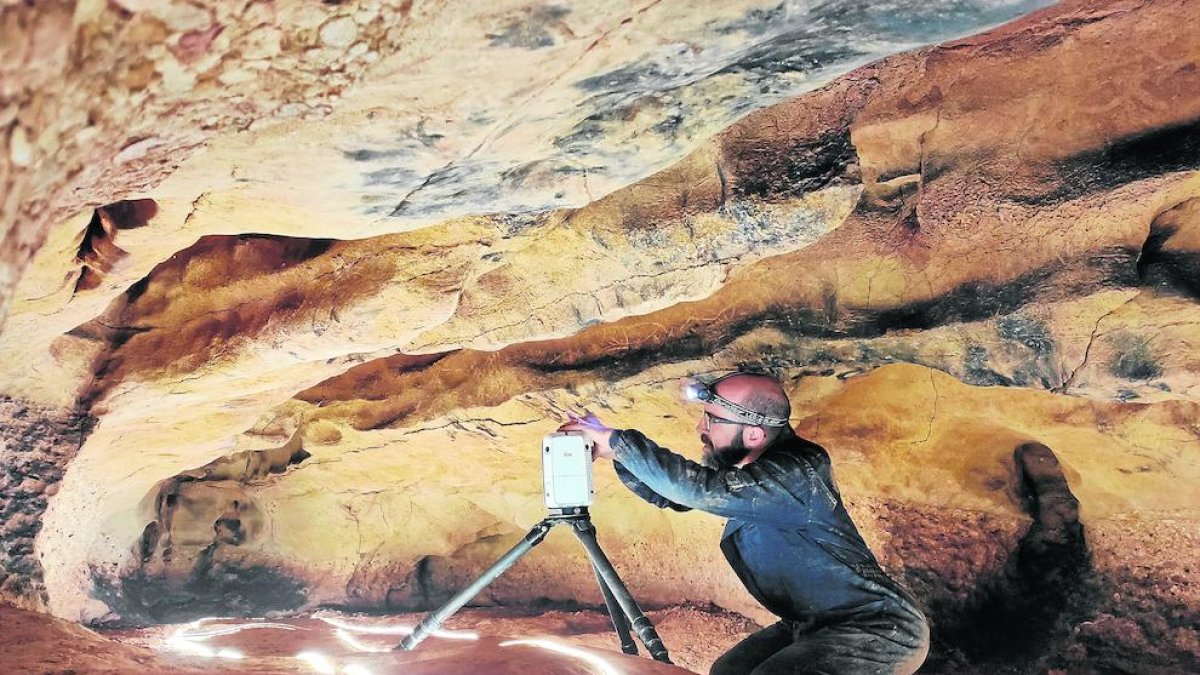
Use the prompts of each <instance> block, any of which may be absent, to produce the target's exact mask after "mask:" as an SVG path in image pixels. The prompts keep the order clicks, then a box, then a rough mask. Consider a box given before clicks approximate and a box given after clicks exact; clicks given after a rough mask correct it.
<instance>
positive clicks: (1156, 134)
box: [1010, 119, 1200, 205]
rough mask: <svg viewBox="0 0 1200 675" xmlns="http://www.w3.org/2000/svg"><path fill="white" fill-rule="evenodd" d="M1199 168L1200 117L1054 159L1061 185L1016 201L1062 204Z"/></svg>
mask: <svg viewBox="0 0 1200 675" xmlns="http://www.w3.org/2000/svg"><path fill="white" fill-rule="evenodd" d="M1197 168H1200V119H1196V120H1191V121H1188V122H1183V123H1180V124H1175V125H1171V126H1167V127H1162V128H1158V129H1150V130H1146V131H1142V132H1139V133H1136V134H1131V135H1129V136H1126V137H1123V138H1118V139H1115V140H1113V141H1112V142H1110V143H1109V144H1107V145H1105V146H1104V147H1102V148H1100V149H1098V150H1094V151H1089V152H1083V153H1080V154H1078V155H1076V156H1074V157H1071V158H1069V159H1067V160H1064V161H1062V162H1059V163H1057V164H1056V165H1055V171H1056V172H1057V174H1058V177H1059V185H1058V186H1057V187H1056V188H1054V189H1053V190H1051V191H1049V192H1044V193H1038V194H1036V195H1031V196H1022V195H1013V196H1011V197H1010V199H1012V201H1015V202H1018V203H1028V204H1035V205H1052V204H1058V203H1061V202H1065V201H1070V200H1073V199H1078V198H1080V197H1083V196H1086V195H1089V194H1094V193H1098V192H1104V191H1108V190H1112V189H1114V188H1116V187H1119V186H1121V185H1125V184H1127V183H1132V182H1134V181H1138V180H1144V179H1146V178H1151V177H1154V176H1162V175H1166V174H1169V173H1174V172H1178V171H1192V170H1195V169H1197Z"/></svg>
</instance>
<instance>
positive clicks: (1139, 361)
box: [1108, 332, 1162, 380]
mask: <svg viewBox="0 0 1200 675" xmlns="http://www.w3.org/2000/svg"><path fill="white" fill-rule="evenodd" d="M1108 342H1109V345H1110V346H1111V348H1112V351H1113V358H1112V361H1111V362H1110V363H1109V372H1111V373H1112V374H1113V375H1116V376H1117V377H1121V378H1124V379H1127V380H1152V379H1154V378H1156V377H1158V376H1160V375H1162V366H1160V365H1159V364H1158V357H1157V356H1156V355H1155V353H1154V350H1153V349H1152V348H1151V347H1150V338H1149V337H1146V336H1140V335H1134V334H1133V333H1128V332H1120V333H1116V334H1114V335H1112V336H1110V337H1109V339H1108Z"/></svg>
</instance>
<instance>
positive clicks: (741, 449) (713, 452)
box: [696, 403, 750, 469]
mask: <svg viewBox="0 0 1200 675" xmlns="http://www.w3.org/2000/svg"><path fill="white" fill-rule="evenodd" d="M743 428H745V425H744V424H741V423H737V422H734V421H733V419H732V415H730V413H729V411H727V410H725V409H724V408H721V407H719V406H716V405H713V404H711V403H705V404H704V413H703V414H702V415H701V416H700V421H699V422H697V424H696V431H698V432H699V433H700V442H701V443H703V444H704V465H705V466H707V467H709V468H710V469H730V468H733V467H735V466H737V464H738V462H740V461H742V460H743V459H745V458H746V455H748V454H750V450H749V449H747V448H746V442H745V441H744V440H743V439H742V429H743Z"/></svg>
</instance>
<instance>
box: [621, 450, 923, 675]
mask: <svg viewBox="0 0 1200 675" xmlns="http://www.w3.org/2000/svg"><path fill="white" fill-rule="evenodd" d="M609 443H610V445H611V446H612V448H613V451H614V456H613V459H614V460H615V463H614V467H615V468H616V471H617V476H618V477H619V478H620V479H621V482H623V483H624V484H625V485H626V486H627V487H629V488H630V489H631V490H633V491H634V493H636V494H637V495H638V496H640V497H642V498H643V499H645V500H646V501H648V502H650V503H651V504H653V505H654V506H657V507H659V508H671V509H674V510H676V511H687V510H689V509H698V510H701V511H706V512H708V513H712V514H714V515H717V516H724V517H726V518H728V519H729V522H728V523H727V524H726V526H725V532H724V534H723V535H722V536H721V550H722V551H723V552H724V553H725V557H726V559H727V560H728V561H729V564H730V565H731V566H732V567H733V569H734V571H735V572H736V573H737V575H738V578H739V579H741V581H742V583H743V584H744V585H745V586H746V590H748V591H749V592H750V594H751V595H752V596H754V598H755V599H756V600H757V601H758V602H760V603H761V604H762V605H763V607H766V608H767V609H768V610H770V611H771V613H773V614H775V615H777V616H779V617H780V618H781V619H782V620H781V621H780V622H779V623H776V624H774V625H772V626H769V627H767V628H764V629H763V630H760V631H758V632H757V633H754V634H753V635H751V636H750V637H748V638H746V639H745V640H743V641H742V642H740V643H738V644H737V645H735V646H734V647H733V648H732V649H731V650H730V651H729V652H727V653H726V654H725V655H724V656H722V657H721V658H720V659H718V660H717V662H716V663H714V664H713V667H712V673H713V674H714V675H732V674H738V675H743V674H745V673H753V675H767V674H775V673H787V674H788V675H798V674H799V673H824V674H830V675H832V674H835V673H836V674H838V675H841V674H851V673H854V674H858V673H864V674H865V673H872V674H874V673H880V674H882V673H889V674H890V673H905V674H907V673H912V672H915V671H916V669H917V668H918V667H920V665H921V663H922V662H923V661H924V660H925V656H926V654H927V652H928V648H929V626H928V623H927V622H926V620H925V616H924V615H923V614H922V613H921V611H920V610H919V609H917V607H916V603H915V602H914V601H913V599H912V597H911V596H910V595H909V594H908V593H907V592H906V591H905V590H904V589H903V588H902V587H901V586H900V585H899V584H897V583H896V582H895V581H893V580H892V579H891V578H889V577H888V576H887V575H886V574H885V573H884V572H883V571H882V570H881V569H880V568H879V563H878V562H877V561H876V559H875V556H874V555H873V554H872V553H871V551H870V549H868V548H867V545H866V543H865V542H864V541H863V539H862V536H860V535H859V533H858V528H856V527H855V526H854V522H853V521H852V520H851V519H850V514H849V513H847V512H846V508H845V507H844V506H843V505H842V500H841V495H840V494H839V493H838V491H837V489H836V488H835V487H834V485H833V475H832V472H831V469H830V461H829V455H828V454H827V453H826V452H825V450H824V449H823V448H822V447H821V446H819V445H817V444H815V443H812V442H810V441H807V440H805V439H802V438H799V437H798V436H796V435H794V434H790V433H789V434H786V435H785V436H784V437H782V438H781V439H779V440H778V441H776V442H775V443H774V444H773V445H772V446H771V447H769V448H768V449H767V451H766V452H764V453H763V454H762V455H760V456H759V458H758V459H756V460H755V461H753V462H751V463H750V464H747V465H746V466H744V467H742V468H734V469H728V470H716V469H710V468H708V467H705V466H702V465H700V464H697V463H696V462H693V461H691V460H689V459H687V458H685V457H682V456H680V455H677V454H675V453H673V452H671V451H670V450H667V449H665V448H661V447H659V446H658V445H656V444H655V443H654V442H653V441H651V440H650V439H648V438H646V437H645V436H644V435H643V434H642V433H641V432H638V431H636V430H632V429H625V430H621V429H618V430H616V431H614V432H613V433H612V436H611V437H610V441H609Z"/></svg>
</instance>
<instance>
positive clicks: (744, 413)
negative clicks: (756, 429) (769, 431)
mask: <svg viewBox="0 0 1200 675" xmlns="http://www.w3.org/2000/svg"><path fill="white" fill-rule="evenodd" d="M707 402H708V403H712V404H713V405H718V406H721V407H722V408H724V409H726V410H728V411H729V412H731V413H733V414H735V415H737V416H738V417H741V418H742V419H744V420H746V422H747V423H748V424H753V425H755V426H763V427H786V426H787V423H788V420H787V418H786V417H770V416H768V415H764V414H762V413H756V412H754V411H753V410H749V409H747V408H743V407H742V406H740V405H738V404H736V403H734V402H733V401H730V400H729V399H727V398H724V397H722V396H718V395H717V392H715V391H713V388H712V387H708V401H707Z"/></svg>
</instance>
